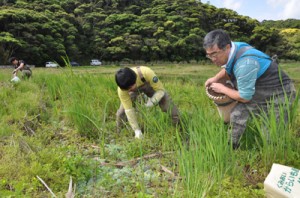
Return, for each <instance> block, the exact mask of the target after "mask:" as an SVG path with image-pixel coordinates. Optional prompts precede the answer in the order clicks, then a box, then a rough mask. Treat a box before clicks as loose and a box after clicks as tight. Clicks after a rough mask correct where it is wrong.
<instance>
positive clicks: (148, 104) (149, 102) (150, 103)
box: [145, 98, 154, 107]
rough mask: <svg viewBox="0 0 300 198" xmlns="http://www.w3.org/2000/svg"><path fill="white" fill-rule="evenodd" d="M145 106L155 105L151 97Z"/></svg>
mask: <svg viewBox="0 0 300 198" xmlns="http://www.w3.org/2000/svg"><path fill="white" fill-rule="evenodd" d="M145 106H146V107H153V106H154V104H153V102H152V100H151V98H148V101H147V104H146V105H145Z"/></svg>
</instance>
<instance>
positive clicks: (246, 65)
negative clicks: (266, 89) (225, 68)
mask: <svg viewBox="0 0 300 198" xmlns="http://www.w3.org/2000/svg"><path fill="white" fill-rule="evenodd" d="M259 69H260V66H259V63H258V61H257V60H255V59H253V58H248V57H247V58H243V59H241V60H239V61H238V62H237V64H236V66H235V67H234V69H233V72H234V75H235V77H236V80H237V86H238V92H239V94H240V97H241V98H243V99H245V100H251V99H252V97H253V95H254V93H255V83H256V80H257V74H258V71H259Z"/></svg>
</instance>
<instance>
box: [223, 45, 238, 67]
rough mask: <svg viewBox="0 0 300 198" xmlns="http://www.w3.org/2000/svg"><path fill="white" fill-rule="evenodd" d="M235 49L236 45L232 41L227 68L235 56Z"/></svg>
mask: <svg viewBox="0 0 300 198" xmlns="http://www.w3.org/2000/svg"><path fill="white" fill-rule="evenodd" d="M235 48H236V46H235V44H234V43H233V42H232V41H231V48H230V53H229V57H228V60H227V63H226V65H225V66H227V65H228V63H229V61H230V59H231V58H232V56H233V54H234V51H235Z"/></svg>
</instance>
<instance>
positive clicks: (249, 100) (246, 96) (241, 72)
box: [203, 29, 296, 149]
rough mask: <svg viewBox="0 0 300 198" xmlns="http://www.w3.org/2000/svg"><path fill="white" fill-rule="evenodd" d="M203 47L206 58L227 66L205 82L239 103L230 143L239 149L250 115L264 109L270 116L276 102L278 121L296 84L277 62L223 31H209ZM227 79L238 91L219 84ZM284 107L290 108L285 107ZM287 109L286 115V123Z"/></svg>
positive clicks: (293, 97)
mask: <svg viewBox="0 0 300 198" xmlns="http://www.w3.org/2000/svg"><path fill="white" fill-rule="evenodd" d="M203 47H204V49H205V50H206V54H207V55H206V56H207V58H209V59H211V61H212V62H213V63H214V64H215V65H217V66H219V67H222V66H224V68H222V69H221V70H220V71H219V72H218V73H217V74H216V75H215V76H214V77H212V78H209V79H208V80H207V81H206V82H205V86H206V87H209V88H210V89H212V90H213V91H215V92H217V93H222V94H225V95H227V96H229V97H230V98H232V99H233V100H235V101H237V105H236V106H235V107H234V108H233V109H232V110H231V113H230V126H231V129H230V130H231V141H232V145H233V148H234V149H236V148H238V147H239V141H240V138H241V136H242V135H243V133H244V131H245V129H246V126H247V121H248V118H249V116H250V115H251V113H254V114H259V113H261V110H262V111H264V112H266V113H268V110H269V107H270V106H269V104H270V102H271V101H273V103H274V110H275V112H276V119H277V121H279V117H280V112H279V106H280V105H282V104H285V96H287V98H288V99H289V101H288V102H289V105H291V104H292V102H293V101H294V99H295V95H296V91H295V88H294V84H293V82H292V81H291V79H290V78H289V76H288V75H287V74H286V73H285V72H283V71H282V70H281V69H280V68H278V64H277V62H276V60H272V59H271V58H270V57H269V56H268V55H266V54H265V53H263V52H261V51H259V50H257V49H255V48H253V47H251V46H250V45H248V44H247V43H244V42H232V41H231V39H230V37H229V35H228V34H227V33H226V32H225V31H223V30H220V29H218V30H213V31H211V32H209V33H208V34H207V35H206V36H205V38H204V43H203ZM226 76H229V77H230V79H231V81H232V82H233V84H234V85H235V89H231V88H228V87H226V86H225V85H223V84H221V83H218V81H219V80H220V79H222V78H225V77H226ZM283 107H284V108H287V106H286V105H283ZM287 110H288V109H285V112H284V120H285V121H286V122H287V121H288V115H287Z"/></svg>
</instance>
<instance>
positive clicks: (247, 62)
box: [225, 42, 272, 100]
mask: <svg viewBox="0 0 300 198" xmlns="http://www.w3.org/2000/svg"><path fill="white" fill-rule="evenodd" d="M233 45H235V46H234V47H232V48H231V52H230V56H229V60H228V62H227V64H226V66H225V69H226V72H227V73H228V74H229V75H231V76H234V78H235V79H236V81H237V89H238V92H239V94H240V97H241V98H243V99H245V100H251V99H252V96H253V95H254V93H255V83H256V80H257V79H258V78H259V77H260V76H261V75H263V73H264V72H265V71H266V70H267V69H268V68H269V66H270V65H271V62H272V61H271V59H270V57H269V56H268V55H267V54H265V53H263V52H261V51H259V50H257V49H255V48H252V49H249V50H247V51H246V52H244V53H243V54H242V55H241V56H240V58H238V59H237V61H236V63H235V64H234V65H233V60H234V58H235V56H236V54H237V51H238V50H239V49H241V48H242V47H245V46H250V45H249V44H247V43H243V42H233Z"/></svg>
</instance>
